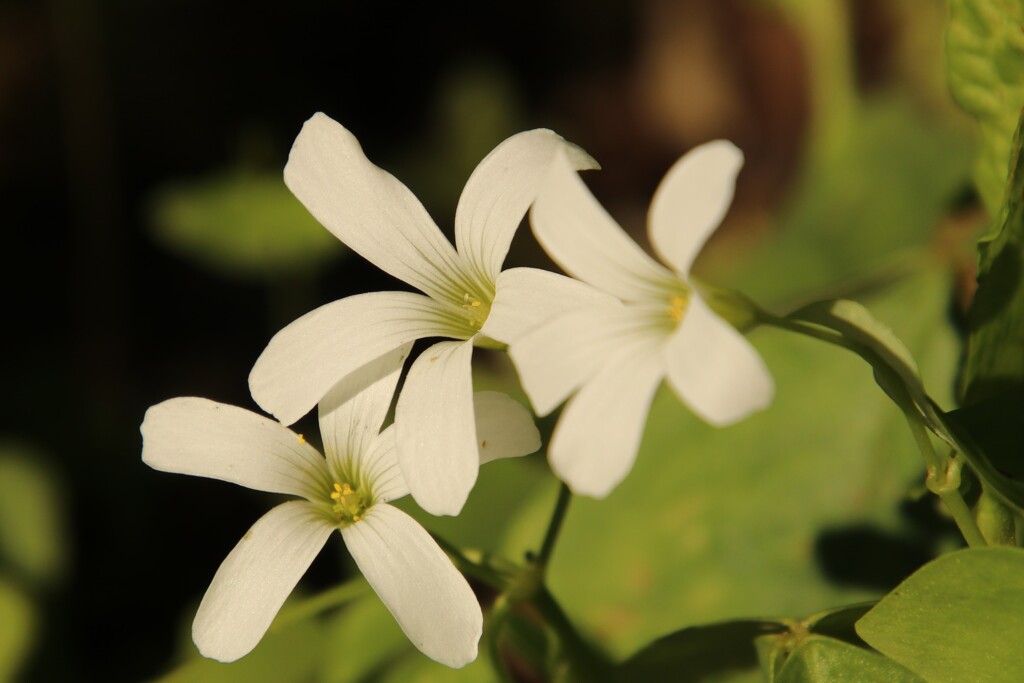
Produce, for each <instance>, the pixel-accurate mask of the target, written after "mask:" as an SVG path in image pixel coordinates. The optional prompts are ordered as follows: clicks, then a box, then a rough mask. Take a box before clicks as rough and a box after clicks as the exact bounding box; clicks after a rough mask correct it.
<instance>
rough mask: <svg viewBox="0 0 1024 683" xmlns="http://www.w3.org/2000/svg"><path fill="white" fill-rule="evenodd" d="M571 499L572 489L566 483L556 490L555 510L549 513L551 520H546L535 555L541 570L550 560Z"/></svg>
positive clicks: (544, 568)
mask: <svg viewBox="0 0 1024 683" xmlns="http://www.w3.org/2000/svg"><path fill="white" fill-rule="evenodd" d="M571 500H572V491H571V490H570V489H569V487H568V486H567V485H566V484H562V488H560V489H559V490H558V501H556V502H555V510H554V512H552V513H551V521H550V522H548V530H547V532H545V534H544V542H543V543H542V544H541V546H540V554H539V555H538V556H537V566H538V567H540V570H541V572H544V570H546V569H547V566H548V562H550V561H551V553H552V552H553V551H554V549H555V543H556V542H557V541H558V533H559V532H560V531H561V530H562V522H563V521H565V513H566V512H567V511H568V510H569V501H571Z"/></svg>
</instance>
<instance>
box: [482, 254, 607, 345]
mask: <svg viewBox="0 0 1024 683" xmlns="http://www.w3.org/2000/svg"><path fill="white" fill-rule="evenodd" d="M616 303H618V300H617V299H616V298H615V297H613V296H611V295H609V294H605V293H604V292H602V291H600V290H597V289H594V288H593V287H591V286H590V285H587V284H584V283H582V282H580V281H579V280H573V279H572V278H569V277H565V276H564V275H558V274H557V273H551V272H549V271H546V270H538V269H537V268H510V269H509V270H505V271H502V273H501V275H499V276H498V286H497V294H496V295H495V297H494V303H492V304H491V313H490V315H489V316H487V322H485V323H484V326H483V328H482V329H481V330H480V333H481V334H483V335H486V336H488V337H490V338H491V339H494V340H496V341H499V342H501V343H503V344H511V343H512V342H513V341H514V340H515V339H517V338H518V337H520V336H522V334H523V333H525V332H529V331H530V330H532V329H533V328H534V327H537V326H538V325H540V324H541V323H545V322H547V321H548V320H550V319H552V318H554V317H555V316H556V315H559V314H561V313H564V312H566V311H571V310H573V309H576V308H579V307H580V306H588V305H591V304H616Z"/></svg>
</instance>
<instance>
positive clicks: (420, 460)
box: [395, 342, 480, 515]
mask: <svg viewBox="0 0 1024 683" xmlns="http://www.w3.org/2000/svg"><path fill="white" fill-rule="evenodd" d="M472 354H473V343H472V342H439V343H437V344H434V345H433V346H431V347H430V348H428V349H427V350H425V351H424V352H423V353H422V354H420V356H419V357H418V358H417V359H416V361H415V362H414V363H413V365H412V367H411V368H410V369H409V375H408V376H407V377H406V379H405V385H404V386H403V387H402V392H401V394H400V395H399V397H398V405H397V406H396V407H395V429H396V430H397V433H396V436H397V441H398V462H399V465H401V468H402V474H403V475H404V476H405V481H406V483H407V484H408V485H409V491H410V492H411V493H412V496H413V498H415V499H416V502H417V503H419V504H420V507H422V508H423V509H424V510H426V511H427V512H429V513H430V514H432V515H456V514H458V513H459V511H460V510H461V509H462V506H463V504H464V503H465V502H466V497H467V496H468V495H469V491H470V490H471V489H472V488H473V484H474V483H475V482H476V475H477V470H478V469H479V467H480V459H479V455H478V453H477V443H476V428H475V426H474V419H473V378H472V373H471V369H470V361H471V360H472Z"/></svg>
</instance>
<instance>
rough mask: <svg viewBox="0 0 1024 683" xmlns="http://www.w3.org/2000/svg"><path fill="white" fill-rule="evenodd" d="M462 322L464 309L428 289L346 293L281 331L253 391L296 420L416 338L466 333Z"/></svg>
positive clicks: (259, 367)
mask: <svg viewBox="0 0 1024 683" xmlns="http://www.w3.org/2000/svg"><path fill="white" fill-rule="evenodd" d="M461 324H464V317H463V316H461V314H460V313H459V311H458V310H457V309H454V307H451V306H447V305H444V304H439V303H437V302H435V301H433V300H432V299H429V298H428V297H425V296H422V295H420V294H412V293H410V292H372V293H370V294H358V295H356V296H350V297H346V298H344V299H341V300H340V301H335V302H333V303H329V304H327V305H325V306H321V307H320V308H317V309H315V310H313V311H311V312H309V313H307V314H306V315H304V316H302V317H301V318H299V319H298V320H296V321H295V322H293V323H292V324H290V325H288V326H287V327H286V328H284V329H283V330H281V331H280V332H278V333H277V334H276V335H274V338H273V339H271V340H270V343H269V344H268V345H267V348H266V349H264V351H263V353H262V354H260V357H259V358H258V359H257V360H256V365H255V366H254V367H253V369H252V372H251V373H250V374H249V390H250V391H251V392H252V397H253V399H255V401H256V403H258V404H259V405H260V407H262V408H263V409H264V410H266V411H267V412H268V413H271V414H273V415H274V417H276V418H277V419H279V420H280V421H281V422H283V423H284V424H291V423H293V422H295V421H296V420H298V419H299V418H300V417H302V416H303V415H305V414H306V413H307V412H308V411H309V410H310V409H311V408H312V407H313V406H315V405H316V404H317V402H318V401H320V399H322V398H323V397H324V396H326V395H327V392H328V391H329V390H330V389H331V387H333V386H334V385H335V384H337V383H338V382H339V381H341V380H342V379H344V378H345V377H346V376H347V375H348V374H350V373H352V372H355V371H356V370H358V369H359V368H361V367H362V366H364V365H366V364H367V363H369V362H371V361H374V360H376V359H377V358H380V357H381V356H383V355H384V354H387V353H390V352H391V351H393V350H395V349H397V348H399V347H400V346H402V345H404V344H408V343H409V342H411V341H414V340H416V339H420V338H422V337H450V336H453V335H454V336H462V334H461V332H460V328H459V325H461ZM468 336H470V335H467V338H468Z"/></svg>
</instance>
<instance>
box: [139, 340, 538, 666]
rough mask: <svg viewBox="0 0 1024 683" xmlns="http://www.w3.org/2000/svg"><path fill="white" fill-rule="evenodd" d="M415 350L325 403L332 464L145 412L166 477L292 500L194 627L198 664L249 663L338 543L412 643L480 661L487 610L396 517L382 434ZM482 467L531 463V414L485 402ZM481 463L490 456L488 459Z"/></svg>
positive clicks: (235, 419)
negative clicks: (328, 546) (316, 564)
mask: <svg viewBox="0 0 1024 683" xmlns="http://www.w3.org/2000/svg"><path fill="white" fill-rule="evenodd" d="M408 352H409V345H404V346H403V347H400V348H399V349H397V350H396V351H392V352H390V353H389V354H386V355H385V356H383V357H382V358H380V359H378V360H377V361H375V362H373V363H371V364H369V365H367V366H365V367H363V368H362V369H361V370H360V371H359V372H357V373H354V374H352V375H350V376H349V377H348V378H347V379H346V380H345V381H343V382H341V383H339V384H338V385H337V386H336V387H334V388H333V389H332V390H331V391H330V392H329V393H328V395H327V396H326V397H325V398H324V400H323V401H321V403H320V409H319V413H320V415H319V417H320V432H321V436H322V438H323V442H324V450H325V452H326V454H327V455H326V458H325V457H324V456H322V455H320V453H318V452H317V450H316V449H315V448H313V447H312V446H310V445H309V444H308V443H306V441H305V439H304V438H303V437H302V436H301V435H299V434H296V433H294V432H292V431H291V430H289V429H287V428H286V427H283V426H281V424H279V423H278V422H276V421H274V420H270V419H267V418H265V417H262V416H260V415H257V414H255V413H252V412H250V411H248V410H244V409H242V408H236V407H234V406H229V405H224V404H221V403H216V402H214V401H209V400H206V399H202V398H176V399H171V400H169V401H165V402H164V403H160V404H158V405H155V406H153V407H152V408H150V409H149V410H148V411H147V413H146V417H145V420H144V422H143V423H142V437H143V450H142V459H143V460H144V461H145V462H146V463H147V464H148V465H149V466H150V467H153V468H155V469H158V470H163V471H165V472H178V473H182V474H192V475H196V476H201V477H210V478H213V479H223V480H225V481H230V482H234V483H236V484H240V485H242V486H247V487H249V488H252V489H258V490H261V491H271V492H274V493H283V494H288V495H292V496H297V497H298V498H299V500H292V501H289V502H286V503H282V504H281V505H278V506H277V507H275V508H273V509H272V510H271V511H270V512H268V513H267V514H265V515H264V516H263V517H261V518H260V519H259V521H257V522H256V524H255V525H253V527H252V528H251V529H249V531H248V532H246V534H245V535H244V536H243V537H242V539H241V540H240V541H239V542H238V545H236V546H235V548H234V550H232V551H231V553H229V554H228V556H227V558H225V560H224V562H223V563H222V564H221V566H220V569H218V570H217V573H216V575H215V576H214V577H213V582H212V583H211V584H210V587H209V589H208V590H207V591H206V595H205V596H204V597H203V600H202V603H201V604H200V605H199V611H198V612H197V613H196V617H195V621H194V622H193V624H192V637H193V640H194V641H195V643H196V645H197V646H198V648H199V651H200V652H202V653H203V655H205V656H207V657H212V658H214V659H219V660H221V661H234V660H236V659H238V658H239V657H242V656H243V655H245V654H247V653H248V652H249V651H250V650H252V648H253V647H255V646H256V644H257V643H258V642H259V641H260V639H261V638H262V637H263V634H264V633H266V631H267V628H268V627H269V626H270V623H271V621H273V619H274V615H275V614H277V611H278V610H279V609H280V607H281V605H282V604H283V603H284V601H285V599H286V598H287V597H288V595H289V594H290V593H291V591H292V589H293V588H294V587H295V584H296V583H297V582H298V580H299V579H300V578H301V576H302V575H303V574H304V573H305V572H306V569H307V568H308V567H309V565H310V563H311V562H312V561H313V558H314V557H315V556H316V555H317V553H319V552H320V549H321V548H322V547H323V545H324V543H326V541H327V538H328V536H330V534H331V532H332V531H334V530H338V531H340V532H341V536H342V538H343V539H344V541H345V545H346V546H348V550H349V552H350V553H351V555H352V557H353V559H354V560H355V562H356V564H357V565H358V566H359V569H360V570H361V571H362V573H363V575H364V576H365V577H366V580H367V581H368V582H369V584H370V586H372V587H373V589H374V590H375V591H376V592H377V594H378V595H379V596H380V598H381V600H383V602H384V604H385V605H386V606H387V608H388V609H389V610H390V611H391V613H392V614H393V615H394V617H395V619H396V620H397V621H398V624H399V626H401V628H402V631H404V632H405V634H406V635H407V636H408V637H409V640H411V641H412V643H413V644H414V645H415V646H416V647H417V648H419V649H420V650H421V651H422V652H423V653H424V654H425V655H427V656H428V657H430V658H432V659H434V660H436V661H438V662H441V663H442V664H446V665H448V666H451V667H461V666H463V665H465V664H466V663H468V662H471V661H472V660H473V659H475V658H476V654H477V643H478V641H479V639H480V633H481V624H482V617H481V613H480V605H479V604H478V603H477V600H476V598H475V596H474V595H473V591H472V590H471V589H470V587H469V585H468V584H467V583H466V580H465V579H464V578H463V577H462V575H461V574H460V573H459V572H458V571H457V570H456V569H455V567H454V566H453V565H452V563H451V561H450V560H449V559H448V557H447V556H446V555H445V553H444V552H443V551H442V550H441V548H440V547H438V545H437V543H436V542H435V541H434V539H433V538H431V536H430V534H428V533H427V532H426V530H424V529H423V528H422V527H421V526H420V525H419V524H418V523H416V522H415V521H414V520H413V519H412V518H411V517H409V516H408V515H406V514H405V513H404V512H402V511H400V510H399V509H398V508H395V507H393V506H391V505H389V504H388V503H389V501H392V500H394V499H396V498H399V497H401V496H404V495H405V494H406V493H408V488H407V487H406V483H405V480H404V479H403V478H402V474H401V472H400V470H399V468H398V465H397V462H396V456H395V427H394V425H392V426H390V427H388V428H387V429H385V430H384V431H380V427H381V424H382V423H383V421H384V418H385V415H386V414H387V412H388V408H389V406H390V405H391V399H392V395H393V393H394V390H395V384H396V383H397V381H398V377H399V373H400V371H401V366H402V362H403V361H404V360H405V357H406V356H407V355H408ZM476 414H477V424H478V430H479V433H480V435H481V438H482V439H485V440H486V442H487V444H486V448H482V449H481V450H480V453H481V454H482V455H481V459H482V460H483V461H487V460H493V459H495V458H500V457H511V456H515V455H523V454H525V453H529V452H532V451H534V450H536V449H537V448H538V447H539V446H540V438H539V435H538V434H537V430H536V428H535V427H534V426H533V422H532V420H531V418H530V416H529V414H528V413H527V412H526V411H525V410H524V409H523V408H522V407H521V406H520V405H519V404H518V403H515V402H514V401H512V400H511V399H509V398H508V397H507V396H504V395H503V394H497V393H494V392H481V393H479V394H477V395H476ZM483 454H486V455H483Z"/></svg>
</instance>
